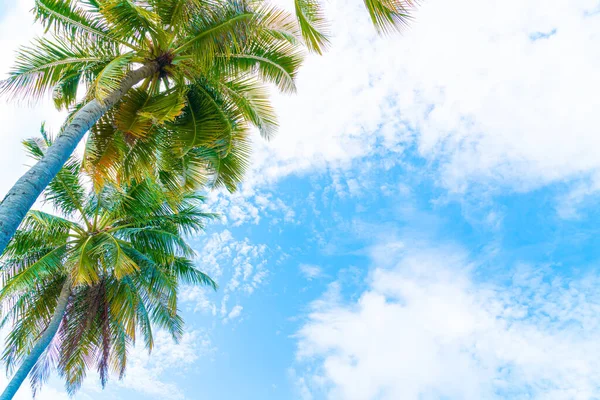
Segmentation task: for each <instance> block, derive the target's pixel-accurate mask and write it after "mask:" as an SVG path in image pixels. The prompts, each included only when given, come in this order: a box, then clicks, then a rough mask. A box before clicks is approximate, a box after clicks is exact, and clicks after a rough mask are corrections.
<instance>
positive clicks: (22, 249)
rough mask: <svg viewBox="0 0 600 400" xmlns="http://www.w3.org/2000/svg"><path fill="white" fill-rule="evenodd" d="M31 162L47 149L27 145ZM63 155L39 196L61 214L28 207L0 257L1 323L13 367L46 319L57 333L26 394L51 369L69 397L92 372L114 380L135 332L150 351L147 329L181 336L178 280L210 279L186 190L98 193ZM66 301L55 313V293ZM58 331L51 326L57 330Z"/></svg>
mask: <svg viewBox="0 0 600 400" xmlns="http://www.w3.org/2000/svg"><path fill="white" fill-rule="evenodd" d="M25 144H26V146H27V149H28V150H29V152H30V154H32V155H33V156H34V157H35V158H39V157H41V156H43V154H44V152H45V151H46V148H47V146H49V145H50V144H51V143H50V141H49V140H48V139H47V138H46V137H45V138H44V139H35V140H33V139H32V140H28V141H26V142H25ZM84 179H85V174H84V173H83V172H82V171H81V168H80V162H77V160H74V159H71V160H70V161H69V162H68V163H67V164H66V165H65V167H64V168H63V169H62V170H61V172H60V173H59V174H58V175H57V176H56V178H55V179H54V180H53V181H52V183H51V184H50V185H49V186H48V188H47V189H46V192H45V199H46V201H48V202H49V203H50V204H52V205H53V206H54V208H55V209H56V210H57V211H58V212H59V213H60V214H61V216H57V215H52V214H48V213H45V212H41V211H31V212H30V213H29V214H28V216H27V217H26V219H25V221H24V222H23V224H22V225H21V227H20V229H19V230H18V231H17V233H16V234H15V236H14V238H13V240H12V241H11V242H10V244H9V246H8V247H7V250H6V252H5V254H4V256H3V257H2V259H1V266H2V269H1V270H0V276H1V278H2V281H3V288H2V290H1V291H0V302H1V304H2V309H3V315H2V317H3V319H2V321H1V326H6V325H7V324H11V325H12V331H11V333H10V334H9V335H8V338H7V343H6V348H5V350H4V353H3V354H2V357H3V359H4V360H5V362H6V363H7V368H8V369H9V370H12V369H13V368H14V367H15V366H17V365H18V364H21V363H22V361H23V360H24V358H25V357H27V356H28V355H29V354H30V353H31V352H32V349H33V347H34V346H35V345H36V343H37V342H38V340H39V338H40V336H42V335H43V333H44V332H45V331H46V330H47V329H48V326H49V324H50V321H51V320H52V319H53V318H56V317H58V318H60V319H59V320H58V321H60V328H58V332H57V334H56V336H55V337H54V338H53V340H52V342H51V344H50V346H48V347H47V348H46V349H45V350H44V352H43V354H42V355H41V356H40V357H39V358H38V359H37V360H36V362H35V366H34V367H33V370H32V372H31V374H30V378H31V381H32V385H33V387H34V389H37V388H39V386H40V385H41V384H42V383H43V382H44V381H45V379H46V378H47V377H48V374H49V372H50V371H51V370H52V369H57V370H58V371H59V373H60V374H61V375H62V376H63V377H64V378H65V381H66V387H67V389H68V391H69V392H70V393H73V392H74V391H76V390H77V389H78V388H79V386H80V385H81V383H82V381H83V379H84V377H85V375H86V371H87V369H88V368H91V367H93V368H95V369H96V370H97V372H98V373H99V375H100V379H101V383H102V384H103V385H104V384H105V383H106V381H107V379H108V373H109V371H110V370H112V371H113V372H115V373H116V374H117V375H118V376H120V377H122V376H123V374H124V372H125V367H126V364H127V351H128V349H129V348H130V347H131V346H132V345H133V344H135V342H136V338H137V337H138V336H140V337H141V339H142V340H143V343H144V345H145V346H146V347H147V348H148V349H152V346H153V327H159V328H162V329H166V330H167V331H168V332H170V333H171V335H172V336H173V338H175V339H176V340H177V339H179V338H180V337H181V335H182V329H183V320H182V318H181V316H180V315H179V311H178V306H177V304H178V303H177V293H178V288H179V285H180V284H193V285H209V286H212V287H213V288H214V287H216V285H215V283H214V282H213V281H212V280H211V279H210V278H209V277H208V276H207V275H205V274H204V273H202V272H200V271H199V270H197V269H196V268H195V267H194V265H193V262H192V261H191V257H192V256H193V251H192V249H191V248H190V247H189V245H188V244H187V243H186V241H185V239H184V237H185V236H186V235H190V234H193V233H195V232H198V231H200V230H202V229H203V224H204V222H205V221H206V219H207V218H210V217H211V215H210V214H206V213H203V212H201V211H200V210H199V205H200V203H201V202H202V198H201V197H200V196H198V195H197V194H194V193H189V194H185V195H182V196H180V197H179V198H177V199H174V198H170V197H168V196H166V195H165V192H164V191H163V190H162V189H161V188H160V187H158V186H157V184H155V183H153V182H152V181H151V180H144V181H141V182H133V183H130V184H128V185H125V186H123V187H115V186H110V185H107V186H106V187H105V188H104V189H103V190H101V191H100V192H98V193H97V192H95V191H89V190H86V188H85V186H86V185H85V182H84ZM65 288H67V289H66V290H68V292H67V294H68V298H67V297H65V299H66V302H65V304H64V308H63V311H62V315H60V313H59V314H58V315H57V309H58V308H59V306H58V303H59V302H60V297H61V293H62V292H64V291H65ZM57 326H58V325H57Z"/></svg>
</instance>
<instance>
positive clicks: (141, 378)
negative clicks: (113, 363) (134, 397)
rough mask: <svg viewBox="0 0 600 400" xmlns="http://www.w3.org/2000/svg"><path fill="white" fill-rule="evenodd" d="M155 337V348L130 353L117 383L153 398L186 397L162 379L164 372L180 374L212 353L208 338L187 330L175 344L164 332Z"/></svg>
mask: <svg viewBox="0 0 600 400" xmlns="http://www.w3.org/2000/svg"><path fill="white" fill-rule="evenodd" d="M154 339H155V347H154V349H153V351H152V353H151V354H148V352H147V350H145V349H143V348H136V349H135V350H134V351H133V352H132V354H131V355H130V364H129V366H128V367H127V373H126V376H125V378H124V379H123V380H122V381H119V382H118V383H117V384H118V385H119V386H121V387H124V388H127V389H133V390H135V391H137V392H140V393H144V394H146V395H147V396H149V398H152V399H154V398H156V399H159V398H160V399H173V400H179V399H185V398H186V396H185V395H184V393H183V392H182V391H181V390H180V389H179V388H178V387H177V385H176V384H174V383H170V382H165V381H164V380H163V375H164V374H165V373H166V372H171V373H173V372H176V373H183V372H184V371H185V370H186V368H188V367H190V366H192V365H193V364H194V362H196V360H197V359H198V358H199V357H201V356H208V355H210V354H211V353H213V352H214V351H215V348H214V347H213V345H212V343H211V341H210V338H209V337H208V336H207V335H206V334H205V333H202V332H199V331H189V332H186V333H184V335H183V338H182V339H181V341H180V342H179V343H175V342H174V341H173V340H172V338H171V337H170V336H169V335H168V334H167V333H166V332H164V331H159V332H158V334H157V335H156V336H155V338H154Z"/></svg>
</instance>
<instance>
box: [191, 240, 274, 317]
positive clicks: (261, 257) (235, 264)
mask: <svg viewBox="0 0 600 400" xmlns="http://www.w3.org/2000/svg"><path fill="white" fill-rule="evenodd" d="M194 248H196V249H198V253H199V257H198V262H197V264H198V268H199V269H201V270H202V271H203V272H205V273H207V274H208V275H209V276H211V277H212V278H213V279H214V280H215V281H216V282H217V283H218V284H219V286H220V289H219V290H218V291H217V293H216V294H214V293H212V292H211V291H210V290H208V289H205V288H193V287H186V288H184V290H183V291H182V297H181V299H182V301H183V302H184V304H187V305H192V306H193V310H194V311H205V312H209V313H212V314H213V315H216V314H217V305H216V301H217V297H218V296H222V298H221V305H220V309H219V314H220V316H221V317H222V318H223V319H224V320H225V319H227V318H228V314H229V313H230V312H231V311H232V310H228V306H227V304H228V301H229V299H230V298H231V297H232V296H235V299H236V300H237V301H239V300H240V298H241V297H243V296H248V295H251V294H252V293H254V291H255V290H256V289H257V288H258V287H260V286H261V285H262V284H263V283H264V282H265V280H266V279H267V277H268V275H269V270H268V269H267V261H268V259H269V254H268V253H269V252H268V248H267V246H266V245H265V244H253V243H252V242H251V241H250V239H248V238H244V239H242V240H237V239H236V238H234V237H233V235H232V233H231V232H230V231H229V230H224V231H222V232H217V233H213V234H211V235H209V236H204V237H202V240H200V241H198V242H197V243H196V244H195V245H194ZM240 311H241V310H240Z"/></svg>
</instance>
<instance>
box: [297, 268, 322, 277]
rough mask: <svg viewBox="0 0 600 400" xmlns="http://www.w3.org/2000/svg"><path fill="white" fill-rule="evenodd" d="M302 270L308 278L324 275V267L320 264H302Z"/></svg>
mask: <svg viewBox="0 0 600 400" xmlns="http://www.w3.org/2000/svg"><path fill="white" fill-rule="evenodd" d="M299 269H300V272H301V273H302V275H304V277H305V278H306V279H308V280H313V279H315V278H319V277H321V276H323V269H322V268H321V267H319V266H318V265H311V264H300V267H299Z"/></svg>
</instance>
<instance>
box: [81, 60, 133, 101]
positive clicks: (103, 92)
mask: <svg viewBox="0 0 600 400" xmlns="http://www.w3.org/2000/svg"><path fill="white" fill-rule="evenodd" d="M133 57H134V54H133V53H125V54H121V55H119V56H117V57H115V58H113V59H112V60H111V61H110V62H109V63H107V64H106V65H105V66H104V67H103V68H102V70H101V71H100V72H99V73H98V75H97V76H96V79H95V80H94V82H93V83H92V86H91V88H90V93H92V94H94V95H95V97H96V98H97V99H98V100H100V101H103V100H105V99H106V98H107V97H108V96H109V95H110V94H111V93H112V92H114V91H115V90H117V89H118V88H119V86H120V84H121V81H122V80H123V78H124V77H125V75H126V74H127V72H128V71H129V65H130V64H131V61H132V60H133Z"/></svg>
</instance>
